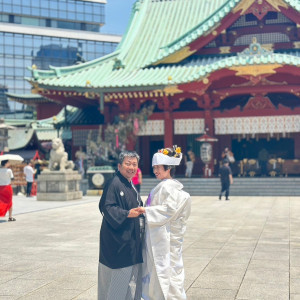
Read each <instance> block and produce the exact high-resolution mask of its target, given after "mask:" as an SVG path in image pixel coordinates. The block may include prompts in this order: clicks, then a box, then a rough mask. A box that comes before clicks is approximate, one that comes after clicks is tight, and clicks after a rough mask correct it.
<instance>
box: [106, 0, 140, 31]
mask: <svg viewBox="0 0 300 300" xmlns="http://www.w3.org/2000/svg"><path fill="white" fill-rule="evenodd" d="M135 1H136V0H107V4H106V8H105V20H106V21H105V22H106V24H105V25H104V26H103V27H102V28H101V33H111V34H120V35H123V34H124V33H125V31H126V28H127V25H128V21H129V18H130V15H131V8H132V5H133V3H134V2H135Z"/></svg>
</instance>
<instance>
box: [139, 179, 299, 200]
mask: <svg viewBox="0 0 300 300" xmlns="http://www.w3.org/2000/svg"><path fill="white" fill-rule="evenodd" d="M176 179H177V180H179V181H180V182H181V183H182V184H183V185H184V190H185V191H187V192H188V193H190V195H191V196H216V197H217V196H218V195H219V192H220V188H221V184H220V179H219V178H176ZM233 180H234V184H233V185H231V187H230V195H231V196H299V200H300V178H299V177H274V178H270V177H254V178H249V177H247V178H244V177H243V178H234V179H233ZM158 182H159V181H158V180H157V179H156V178H150V177H149V178H143V184H142V186H141V195H142V196H146V195H148V194H149V192H150V191H151V189H152V188H153V187H154V186H155V185H157V184H158Z"/></svg>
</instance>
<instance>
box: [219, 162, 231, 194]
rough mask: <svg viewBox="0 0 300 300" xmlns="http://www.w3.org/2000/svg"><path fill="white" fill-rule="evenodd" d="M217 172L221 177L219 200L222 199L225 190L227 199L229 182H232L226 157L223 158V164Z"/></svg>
mask: <svg viewBox="0 0 300 300" xmlns="http://www.w3.org/2000/svg"><path fill="white" fill-rule="evenodd" d="M219 173H220V178H221V192H220V195H219V200H222V194H223V192H225V200H229V198H228V197H229V188H230V184H233V178H232V172H231V168H230V167H229V161H228V159H226V158H225V159H224V160H223V165H222V167H221V168H220V170H219Z"/></svg>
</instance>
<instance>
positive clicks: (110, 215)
mask: <svg viewBox="0 0 300 300" xmlns="http://www.w3.org/2000/svg"><path fill="white" fill-rule="evenodd" d="M120 203H121V202H120V196H119V195H118V193H117V192H116V188H115V187H114V184H109V185H108V186H107V187H106V188H105V189H104V191H103V195H102V197H101V199H100V203H99V209H100V212H101V213H102V215H103V218H105V220H106V221H107V222H108V223H109V224H110V225H111V226H112V227H113V228H114V229H115V230H117V229H119V228H120V227H121V226H122V224H123V223H124V222H125V221H126V220H127V216H128V214H129V210H127V209H124V208H122V207H121V206H120Z"/></svg>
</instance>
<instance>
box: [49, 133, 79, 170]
mask: <svg viewBox="0 0 300 300" xmlns="http://www.w3.org/2000/svg"><path fill="white" fill-rule="evenodd" d="M73 169H74V163H73V161H71V160H68V153H67V152H65V147H64V144H63V142H62V140H61V139H60V138H55V139H53V140H52V149H51V151H50V160H49V170H50V171H55V170H59V171H66V170H73Z"/></svg>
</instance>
